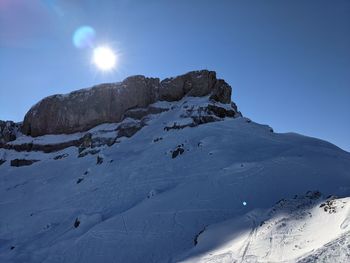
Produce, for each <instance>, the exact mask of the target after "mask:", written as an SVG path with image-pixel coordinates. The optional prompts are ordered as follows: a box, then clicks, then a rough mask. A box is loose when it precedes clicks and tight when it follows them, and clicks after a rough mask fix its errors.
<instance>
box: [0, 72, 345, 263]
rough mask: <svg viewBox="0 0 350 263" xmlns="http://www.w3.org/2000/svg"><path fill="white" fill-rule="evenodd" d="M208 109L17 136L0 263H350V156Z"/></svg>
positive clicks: (1, 151) (0, 217) (204, 102)
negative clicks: (78, 128)
mask: <svg viewBox="0 0 350 263" xmlns="http://www.w3.org/2000/svg"><path fill="white" fill-rule="evenodd" d="M195 74H197V73H195ZM175 79H176V78H175ZM173 80H174V79H172V81H173ZM169 89H170V88H169ZM203 89H204V90H206V89H207V86H204V87H203ZM90 91H91V90H90ZM82 92H83V93H84V92H89V90H87V91H79V93H82ZM186 94H187V95H186ZM191 95H194V94H191ZM70 96H72V95H68V97H70ZM196 96H197V97H193V96H190V94H188V93H183V96H180V97H177V98H176V99H175V98H173V99H171V101H170V99H167V100H165V99H164V100H157V101H154V103H151V102H152V101H150V102H149V103H150V104H147V103H146V104H147V105H146V104H142V105H138V106H142V108H139V107H135V108H132V109H128V110H127V111H126V112H125V113H124V116H123V117H122V118H121V121H119V122H114V123H105V124H100V125H98V126H96V127H93V128H91V129H89V130H87V131H85V130H80V131H78V132H76V133H72V134H57V135H55V134H46V135H43V136H37V137H31V136H28V135H24V134H22V133H21V132H20V130H21V128H20V127H18V126H16V125H17V124H16V125H15V124H13V123H10V122H9V123H7V124H6V123H5V124H4V125H3V126H4V127H7V128H6V129H3V131H4V134H8V133H10V134H14V135H15V137H13V136H12V137H11V138H10V137H6V138H7V139H6V140H3V142H2V144H1V145H0V147H1V148H0V186H1V188H0V262H179V261H184V262H348V261H349V260H350V253H349V245H350V236H349V231H350V206H349V204H350V203H349V202H350V199H349V198H348V197H349V194H350V185H349V183H350V174H349V171H350V154H349V153H348V152H345V151H343V150H341V149H339V148H338V147H336V146H334V145H332V144H330V143H328V142H325V141H321V140H318V139H314V138H310V137H305V136H302V135H298V134H295V133H286V134H278V133H274V132H273V130H272V129H271V128H270V127H269V126H266V125H261V124H257V123H254V122H252V121H250V120H249V119H247V118H244V117H241V115H240V113H239V112H238V111H237V108H236V107H235V105H234V104H231V103H230V101H222V100H219V99H216V98H215V97H214V98H213V93H212V92H209V93H207V91H206V92H203V94H200V95H196ZM63 100H66V98H64V99H63ZM87 101H90V100H87ZM87 103H88V102H87ZM67 105H70V104H67ZM36 107H38V106H35V107H34V108H36ZM86 107H88V105H86ZM39 108H40V107H39ZM69 110H70V109H69V107H68V108H67V111H69ZM44 120H46V119H44ZM1 127H2V126H1ZM84 127H85V126H84ZM85 128H86V127H85ZM0 134H1V133H0ZM243 203H244V204H245V205H244V204H243Z"/></svg>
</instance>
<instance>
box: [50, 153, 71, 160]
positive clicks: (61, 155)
mask: <svg viewBox="0 0 350 263" xmlns="http://www.w3.org/2000/svg"><path fill="white" fill-rule="evenodd" d="M66 157H68V153H64V154H60V155H57V156H55V157H54V158H53V159H54V160H60V159H63V158H66Z"/></svg>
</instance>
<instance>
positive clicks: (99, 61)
mask: <svg viewBox="0 0 350 263" xmlns="http://www.w3.org/2000/svg"><path fill="white" fill-rule="evenodd" d="M92 60H93V62H94V64H95V65H96V66H97V67H98V68H99V69H100V70H103V71H107V70H111V69H113V68H114V67H115V65H116V62H117V55H116V53H115V52H114V51H113V50H112V49H110V48H109V47H105V46H101V47H97V48H95V49H94V52H93V58H92Z"/></svg>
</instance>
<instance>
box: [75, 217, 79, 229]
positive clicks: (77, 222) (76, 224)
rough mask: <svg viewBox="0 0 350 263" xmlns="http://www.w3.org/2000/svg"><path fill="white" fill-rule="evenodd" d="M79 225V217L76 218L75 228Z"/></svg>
mask: <svg viewBox="0 0 350 263" xmlns="http://www.w3.org/2000/svg"><path fill="white" fill-rule="evenodd" d="M79 225H80V221H79V219H78V218H76V219H75V221H74V227H75V228H78V227H79Z"/></svg>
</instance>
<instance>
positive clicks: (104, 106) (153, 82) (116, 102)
mask: <svg viewBox="0 0 350 263" xmlns="http://www.w3.org/2000/svg"><path fill="white" fill-rule="evenodd" d="M210 94H211V99H212V100H214V101H218V102H222V103H230V101H231V87H230V86H229V85H228V84H227V83H226V82H225V81H224V80H220V79H217V78H216V73H215V72H214V71H208V70H202V71H192V72H189V73H187V74H184V75H181V76H178V77H175V78H168V79H165V80H163V81H161V82H160V80H159V79H158V78H146V77H144V76H133V77H129V78H127V79H125V80H124V81H123V82H121V83H111V84H101V85H98V86H94V87H92V88H90V89H83V90H78V91H75V92H72V93H69V94H67V95H53V96H50V97H47V98H45V99H43V100H42V101H40V102H39V103H37V104H36V105H34V106H33V107H32V108H31V109H30V110H29V112H28V113H27V114H26V116H25V118H24V121H23V126H22V131H23V133H25V134H26V135H31V136H40V135H45V134H60V133H74V132H81V131H85V130H88V129H90V128H92V127H95V126H96V125H98V124H101V123H116V122H120V121H122V120H123V118H125V117H131V118H135V119H142V118H143V117H144V116H146V115H148V114H155V113H160V112H161V111H163V110H164V109H157V108H153V107H149V105H150V104H152V103H154V102H156V101H158V100H166V101H174V100H180V99H182V98H183V97H184V96H207V95H210Z"/></svg>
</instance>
